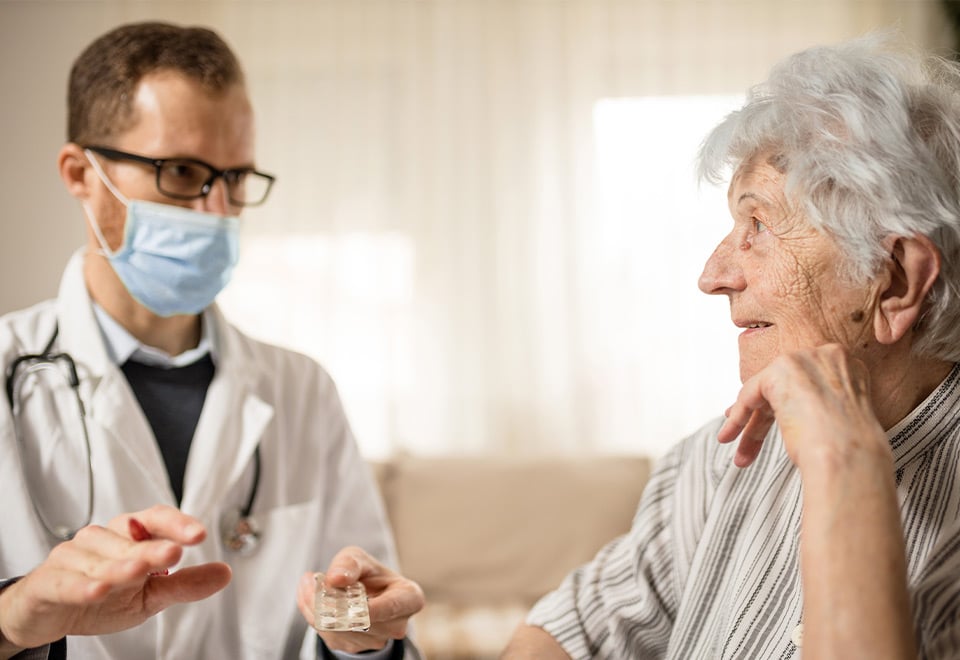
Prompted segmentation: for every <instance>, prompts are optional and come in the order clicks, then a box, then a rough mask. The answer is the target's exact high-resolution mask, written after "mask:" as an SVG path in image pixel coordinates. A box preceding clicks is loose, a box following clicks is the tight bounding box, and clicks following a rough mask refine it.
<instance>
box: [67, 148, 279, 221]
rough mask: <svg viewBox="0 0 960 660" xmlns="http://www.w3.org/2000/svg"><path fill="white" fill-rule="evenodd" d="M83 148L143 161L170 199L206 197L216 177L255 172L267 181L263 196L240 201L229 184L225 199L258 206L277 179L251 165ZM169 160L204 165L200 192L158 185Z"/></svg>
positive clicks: (114, 156) (106, 155) (233, 202)
mask: <svg viewBox="0 0 960 660" xmlns="http://www.w3.org/2000/svg"><path fill="white" fill-rule="evenodd" d="M83 148H84V149H89V150H90V151H92V152H93V153H95V154H99V155H101V156H105V157H106V158H109V159H110V160H118V161H130V162H133V163H143V164H144V165H150V166H152V167H153V168H154V171H155V173H156V181H155V183H156V186H157V191H158V192H159V193H160V194H161V195H166V196H167V197H170V198H172V199H181V200H191V199H200V198H201V197H206V196H207V195H209V194H210V191H211V190H212V189H213V184H214V183H215V182H216V180H217V179H223V180H224V183H226V182H227V181H229V179H227V176H228V175H231V174H234V173H239V174H256V175H257V176H261V177H263V178H264V179H266V180H267V181H268V183H267V189H266V190H265V191H264V193H263V197H262V198H261V199H260V200H259V201H257V202H241V201H238V200H236V199H234V198H233V197H232V196H231V194H230V186H229V185H227V186H226V188H227V199H228V200H229V201H230V203H231V204H233V205H234V206H239V207H247V206H260V205H261V204H263V203H264V202H265V201H267V197H268V196H269V195H270V190H271V189H272V188H273V183H274V182H275V181H276V180H277V178H276V177H275V176H273V175H272V174H267V173H266V172H260V171H258V170H255V169H253V168H252V167H233V168H228V169H225V170H221V169H219V168H217V167H214V166H213V165H211V164H210V163H207V162H204V161H202V160H200V159H198V158H151V157H150V156H141V155H139V154H132V153H130V152H128V151H120V150H119V149H114V148H112V147H103V146H99V145H84V146H83ZM171 161H178V162H187V163H193V164H195V165H200V166H201V167H204V168H206V169H208V170H210V173H211V174H210V178H209V179H207V180H206V181H205V182H204V184H203V186H202V187H201V188H200V192H199V193H197V194H196V195H181V194H178V193H171V192H167V191H166V190H163V189H162V188H161V187H160V172H161V171H162V170H163V166H164V165H165V164H167V163H169V162H171Z"/></svg>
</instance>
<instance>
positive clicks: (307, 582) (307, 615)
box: [297, 573, 316, 626]
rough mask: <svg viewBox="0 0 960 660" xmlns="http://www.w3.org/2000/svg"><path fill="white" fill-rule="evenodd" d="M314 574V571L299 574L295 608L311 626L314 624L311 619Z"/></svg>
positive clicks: (314, 593)
mask: <svg viewBox="0 0 960 660" xmlns="http://www.w3.org/2000/svg"><path fill="white" fill-rule="evenodd" d="M314 575H315V573H304V574H303V575H301V576H300V582H298V583H297V609H299V610H300V614H302V615H303V618H304V619H306V621H307V623H308V624H309V625H311V626H313V625H315V624H314V620H313V601H314V597H315V595H316V588H315V585H314V577H313V576H314Z"/></svg>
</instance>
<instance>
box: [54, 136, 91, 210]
mask: <svg viewBox="0 0 960 660" xmlns="http://www.w3.org/2000/svg"><path fill="white" fill-rule="evenodd" d="M57 169H58V170H59V171H60V178H61V179H63V183H64V185H65V186H66V187H67V192H69V193H70V194H71V195H73V196H74V197H76V198H77V199H80V200H84V199H86V198H87V197H89V195H90V188H89V184H88V183H87V177H88V175H89V170H90V161H89V160H87V155H86V154H85V153H83V148H82V147H81V146H80V145H79V144H76V143H74V142H67V143H66V144H65V145H63V147H62V148H61V149H60V154H59V155H58V156H57Z"/></svg>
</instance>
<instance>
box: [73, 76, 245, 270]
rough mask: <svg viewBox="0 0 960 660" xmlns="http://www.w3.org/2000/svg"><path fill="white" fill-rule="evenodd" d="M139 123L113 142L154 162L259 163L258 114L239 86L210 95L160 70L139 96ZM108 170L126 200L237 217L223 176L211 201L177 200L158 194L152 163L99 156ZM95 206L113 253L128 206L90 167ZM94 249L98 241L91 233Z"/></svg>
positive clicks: (193, 83)
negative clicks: (256, 157) (255, 116)
mask: <svg viewBox="0 0 960 660" xmlns="http://www.w3.org/2000/svg"><path fill="white" fill-rule="evenodd" d="M134 109H135V113H136V114H135V117H136V121H135V123H134V125H133V126H132V127H131V128H130V129H129V130H128V131H126V132H125V133H123V134H121V135H120V136H118V137H117V138H115V139H113V140H111V143H110V144H108V145H101V146H109V147H113V148H115V149H119V150H121V151H126V152H130V153H134V154H137V155H141V156H149V157H152V158H175V157H185V158H196V159H199V160H202V161H205V162H207V163H209V164H210V165H213V166H214V167H216V168H219V169H228V168H238V167H252V166H254V165H255V163H254V160H253V159H254V132H253V111H252V108H251V106H250V102H249V100H248V98H247V94H246V91H245V89H244V87H243V86H242V85H234V86H232V87H230V88H228V89H226V90H224V91H223V92H222V93H219V94H211V93H210V92H209V91H207V90H205V89H204V88H203V87H202V86H201V85H200V84H199V83H197V82H196V81H194V80H192V79H190V78H187V77H185V76H184V75H182V74H179V73H175V72H171V71H161V72H157V73H153V74H150V75H147V76H145V77H144V78H143V79H142V80H141V81H140V84H139V85H138V86H137V91H136V96H135V98H134ZM95 157H96V158H97V159H98V162H99V163H100V164H101V166H102V168H103V170H104V173H105V174H106V175H107V177H109V179H110V180H111V181H112V182H113V184H114V185H115V186H116V187H117V189H118V190H119V191H120V192H121V193H122V194H123V195H124V196H126V197H127V198H128V199H141V200H147V201H153V202H161V203H163V204H173V205H178V206H184V207H188V208H193V209H196V210H198V211H206V212H209V213H215V214H218V215H225V214H234V215H235V214H237V213H239V211H240V209H238V208H236V207H233V206H232V205H230V204H229V202H228V201H227V198H226V190H225V187H224V183H223V179H217V181H216V183H214V185H213V188H212V189H211V191H210V193H209V194H208V195H207V196H206V197H202V198H198V199H194V200H177V199H171V198H170V197H166V196H164V195H162V194H161V193H159V192H158V191H157V186H156V170H155V169H154V168H153V167H152V166H149V165H144V164H141V163H132V162H129V161H112V160H110V159H108V158H106V157H103V156H95ZM89 177H90V181H91V183H92V186H91V194H90V198H89V200H88V202H89V204H90V208H91V209H92V210H93V211H94V213H95V214H96V218H97V221H98V223H99V225H100V230H101V231H102V232H103V236H104V239H105V240H106V242H107V244H108V245H109V246H110V249H111V250H116V249H117V248H118V247H119V246H120V244H121V243H122V241H123V227H124V222H125V218H126V207H125V206H124V205H123V203H122V202H120V200H118V199H117V198H116V197H115V196H114V195H113V193H111V192H110V191H109V190H108V189H107V188H106V186H104V185H103V184H102V183H101V182H100V181H99V180H98V179H97V178H96V175H95V174H94V173H93V171H92V170H91V171H90V172H89ZM88 236H89V244H90V248H91V250H93V251H96V250H97V249H98V248H99V244H98V243H97V241H96V237H95V236H94V235H93V233H92V232H90V231H88Z"/></svg>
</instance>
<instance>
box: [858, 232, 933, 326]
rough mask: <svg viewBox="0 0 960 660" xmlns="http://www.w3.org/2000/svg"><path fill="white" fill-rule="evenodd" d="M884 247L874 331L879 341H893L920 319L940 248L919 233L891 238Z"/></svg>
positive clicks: (931, 284) (931, 283)
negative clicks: (882, 281) (884, 271)
mask: <svg viewBox="0 0 960 660" xmlns="http://www.w3.org/2000/svg"><path fill="white" fill-rule="evenodd" d="M887 248H888V251H889V253H890V260H889V261H887V262H886V268H887V269H888V273H887V275H888V277H887V278H885V279H886V280H887V281H886V288H885V289H884V290H882V291H881V292H880V301H879V304H878V305H877V308H876V312H875V315H874V333H875V334H876V336H877V341H879V342H880V343H881V344H894V343H896V342H897V341H899V340H900V339H902V338H903V337H904V336H905V335H906V334H907V333H908V332H909V331H910V329H911V328H912V327H914V325H916V323H917V322H918V321H919V320H920V317H921V314H922V313H923V311H924V309H925V303H926V300H927V294H928V293H929V292H930V288H931V287H932V286H933V283H934V282H935V281H936V280H937V276H939V275H940V250H938V249H937V247H936V246H935V245H934V244H933V242H932V241H931V240H930V239H929V238H927V237H926V236H923V235H920V234H918V235H915V236H895V237H891V238H890V240H889V245H888V246H887Z"/></svg>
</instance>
